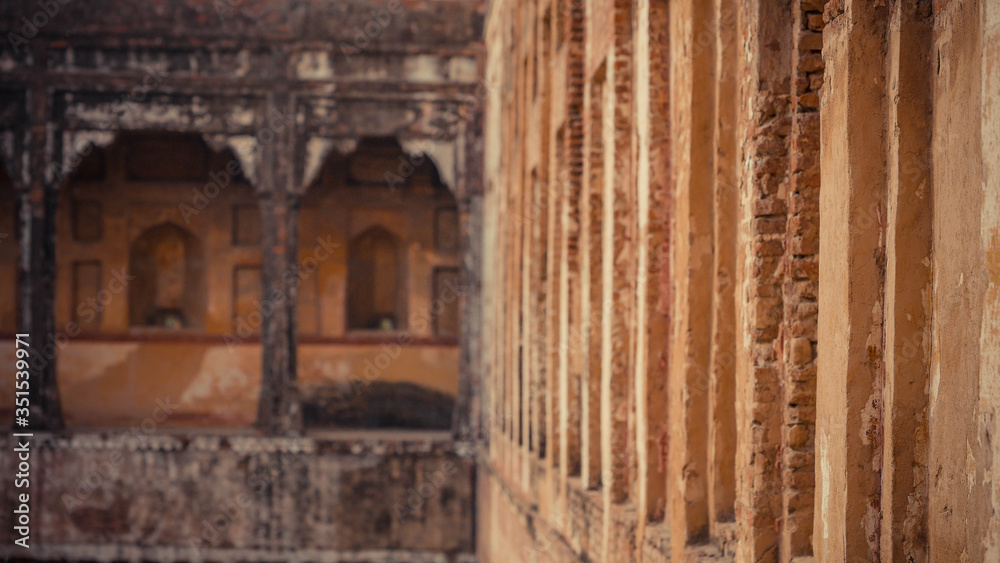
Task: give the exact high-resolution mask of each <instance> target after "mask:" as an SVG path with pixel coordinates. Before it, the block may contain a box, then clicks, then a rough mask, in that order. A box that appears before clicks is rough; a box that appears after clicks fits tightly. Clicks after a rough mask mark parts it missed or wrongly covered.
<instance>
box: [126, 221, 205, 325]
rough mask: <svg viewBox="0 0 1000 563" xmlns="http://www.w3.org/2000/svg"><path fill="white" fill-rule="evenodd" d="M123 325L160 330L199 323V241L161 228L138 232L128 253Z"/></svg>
mask: <svg viewBox="0 0 1000 563" xmlns="http://www.w3.org/2000/svg"><path fill="white" fill-rule="evenodd" d="M129 272H130V274H131V276H132V277H133V279H132V280H131V281H130V283H129V286H128V288H129V290H128V297H129V324H130V326H132V327H142V328H157V329H166V330H181V329H201V328H202V327H204V324H205V306H206V293H205V255H204V251H203V249H202V244H201V241H200V240H198V238H197V237H196V236H194V235H193V234H191V233H190V232H188V231H187V230H185V229H184V228H182V227H180V226H178V225H175V224H173V223H164V224H161V225H157V226H155V227H151V228H149V229H147V230H146V231H144V232H143V233H142V235H140V236H139V238H137V239H136V240H135V242H133V243H132V247H131V249H130V251H129Z"/></svg>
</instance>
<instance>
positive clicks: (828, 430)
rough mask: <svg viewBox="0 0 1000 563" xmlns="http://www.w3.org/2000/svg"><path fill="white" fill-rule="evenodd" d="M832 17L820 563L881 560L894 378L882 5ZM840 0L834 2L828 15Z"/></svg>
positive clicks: (859, 6)
mask: <svg viewBox="0 0 1000 563" xmlns="http://www.w3.org/2000/svg"><path fill="white" fill-rule="evenodd" d="M846 4H849V5H847V6H846V7H844V6H841V7H844V9H845V11H844V12H842V13H836V12H834V11H832V10H830V9H829V8H828V9H827V26H826V30H825V32H824V35H825V36H824V42H823V58H824V61H825V64H826V70H825V77H824V82H825V85H824V88H823V103H822V107H823V111H822V114H821V116H820V121H821V130H822V148H821V155H822V172H821V174H822V184H823V190H822V192H821V194H820V216H821V221H820V256H822V258H823V259H822V261H821V262H820V272H819V279H820V291H819V309H820V316H819V329H818V336H819V342H820V343H821V345H820V346H819V358H818V375H817V414H816V458H817V459H816V469H817V471H818V473H817V475H816V490H817V495H816V519H815V523H814V530H813V544H814V545H813V547H814V550H815V553H816V556H817V558H818V559H819V560H821V561H845V560H851V561H853V560H855V558H857V559H859V560H860V559H863V560H865V561H872V560H878V558H879V534H880V531H879V526H880V522H881V521H880V510H881V508H880V490H879V489H880V478H879V473H880V471H881V468H882V467H881V466H882V459H881V453H882V443H881V438H882V436H881V432H882V428H881V423H882V417H883V413H882V405H883V403H882V399H883V396H882V388H883V378H884V376H885V372H884V365H883V362H882V356H883V355H882V350H883V348H884V332H883V309H882V303H883V299H884V283H885V230H884V225H885V209H886V199H885V196H886V191H885V188H886V170H885V162H884V155H885V154H886V145H885V137H886V135H885V130H884V128H883V124H884V123H885V108H884V97H885V92H886V89H885V66H884V64H883V62H882V61H884V55H885V48H886V45H885V37H886V25H885V24H886V15H887V9H886V8H885V7H877V6H876V5H875V4H873V3H871V2H862V1H851V0H848V2H846ZM832 6H833V4H832V3H831V7H832Z"/></svg>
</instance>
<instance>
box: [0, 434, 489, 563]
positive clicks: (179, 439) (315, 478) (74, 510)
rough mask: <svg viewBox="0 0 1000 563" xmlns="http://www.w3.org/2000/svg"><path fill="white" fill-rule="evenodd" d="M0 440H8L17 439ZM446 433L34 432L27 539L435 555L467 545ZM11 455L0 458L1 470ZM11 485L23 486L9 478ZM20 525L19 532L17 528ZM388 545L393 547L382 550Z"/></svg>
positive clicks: (163, 554) (242, 555)
mask: <svg viewBox="0 0 1000 563" xmlns="http://www.w3.org/2000/svg"><path fill="white" fill-rule="evenodd" d="M11 440H12V439H10V438H6V437H5V438H4V439H3V440H2V442H0V445H2V446H3V450H4V451H11V449H12V448H13V447H14V446H15V444H14V443H13V442H12V441H11ZM462 451H463V452H464V454H465V457H463V456H462V455H459V453H458V452H456V448H455V445H454V443H453V442H452V441H451V440H450V439H449V437H448V436H447V435H446V434H441V433H439V434H434V433H428V434H426V435H423V436H409V437H407V436H405V435H399V434H397V435H395V436H394V435H391V434H386V435H384V436H383V437H381V438H372V437H366V436H365V435H364V434H355V435H353V436H351V435H345V436H341V437H333V436H328V437H312V438H287V439H285V438H259V437H251V436H239V435H234V434H205V433H197V434H195V433H192V434H181V433H168V432H164V431H163V430H162V429H161V428H159V429H158V428H156V424H152V425H146V424H143V425H142V427H141V428H140V427H136V428H134V429H130V430H126V431H108V432H104V433H97V432H87V433H76V434H73V435H71V436H57V435H41V434H36V435H35V436H34V438H33V439H32V441H31V456H32V458H31V461H32V464H33V466H32V467H33V475H32V476H31V480H32V487H31V489H30V493H31V497H30V502H29V503H28V504H29V507H30V516H31V521H30V524H31V536H30V545H31V548H30V551H24V550H23V549H21V548H20V547H16V546H14V545H13V543H12V542H13V539H14V537H15V536H14V531H13V526H14V523H13V514H12V510H13V509H14V508H15V507H16V506H18V505H19V503H18V502H17V501H16V496H15V493H17V492H19V491H17V490H15V489H14V488H12V487H5V489H4V491H5V493H4V500H3V505H4V510H3V512H2V513H0V525H3V528H4V530H5V531H4V536H3V537H4V542H3V545H2V546H0V554H3V555H4V556H9V557H25V556H26V555H27V556H29V558H31V559H41V560H87V561H120V560H144V561H177V560H186V561H204V560H211V561H276V560H281V559H283V558H285V557H308V558H315V559H320V560H324V561H371V562H375V561H386V560H421V561H423V560H426V561H443V560H445V558H453V559H448V560H463V558H464V559H469V558H471V556H472V552H473V549H474V544H473V542H474V539H473V521H474V518H475V505H474V502H473V498H474V491H473V488H474V486H475V468H474V465H473V462H472V460H471V458H469V457H468V454H469V453H470V452H469V451H468V450H462ZM14 463H15V459H14V457H13V456H7V455H5V456H3V457H2V458H0V469H2V470H3V471H4V474H5V475H13V473H14V471H13V469H14ZM21 492H23V491H21ZM18 537H19V536H18ZM394 558H395V559H394Z"/></svg>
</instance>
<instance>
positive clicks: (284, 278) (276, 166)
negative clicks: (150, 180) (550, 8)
mask: <svg viewBox="0 0 1000 563" xmlns="http://www.w3.org/2000/svg"><path fill="white" fill-rule="evenodd" d="M274 105H275V106H276V108H277V111H279V112H282V113H284V114H287V112H288V111H289V107H288V106H289V103H288V100H287V97H284V96H281V95H278V96H277V100H276V101H275V104H274ZM269 113H270V111H269ZM293 128H294V124H293V122H292V120H286V122H285V123H284V126H283V127H281V128H280V130H275V131H273V132H274V138H273V139H272V140H271V141H268V140H267V139H265V138H263V137H262V136H259V137H260V140H261V142H262V144H263V146H262V147H261V154H260V157H261V162H260V169H259V172H258V187H257V190H258V196H259V204H260V213H261V243H262V245H263V251H262V253H261V255H262V265H261V283H262V286H263V288H262V295H261V311H260V313H261V317H262V319H263V323H262V326H261V348H262V354H263V361H262V364H261V389H260V404H259V406H258V409H257V426H258V427H259V428H260V429H261V430H262V431H264V432H265V433H268V434H287V433H298V432H301V430H302V409H301V405H300V403H299V396H298V387H297V385H296V345H297V339H296V329H297V324H296V318H295V317H296V302H297V296H298V210H299V196H298V194H297V193H296V192H295V191H294V190H292V189H291V185H292V183H291V180H292V170H293V162H294V161H293V156H294V149H293V147H294V146H295V145H294V142H293V140H294V138H295V135H294V130H293Z"/></svg>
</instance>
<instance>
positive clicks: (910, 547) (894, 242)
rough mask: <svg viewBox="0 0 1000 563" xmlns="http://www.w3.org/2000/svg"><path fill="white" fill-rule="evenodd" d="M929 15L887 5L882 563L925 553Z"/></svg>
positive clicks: (925, 9)
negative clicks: (892, 101)
mask: <svg viewBox="0 0 1000 563" xmlns="http://www.w3.org/2000/svg"><path fill="white" fill-rule="evenodd" d="M932 21H933V20H932V16H931V6H930V2H923V3H921V4H919V5H917V4H906V5H904V4H893V5H892V7H891V15H890V21H889V44H888V65H887V68H888V72H889V79H888V80H887V84H888V88H889V91H888V99H889V100H895V102H894V103H890V104H889V106H888V112H887V119H888V122H887V123H888V125H887V129H888V131H890V134H889V136H888V155H887V163H888V189H889V191H888V197H887V200H888V201H887V203H888V205H887V214H886V215H887V216H886V225H887V232H886V274H885V287H886V289H885V311H886V313H885V342H886V346H885V396H884V403H885V407H884V410H885V417H884V429H883V436H884V442H885V446H884V456H885V457H884V460H883V463H882V467H883V473H882V501H881V508H882V526H881V531H882V537H881V553H880V558H881V561H882V563H890V562H894V563H900V562H907V561H918V562H924V561H927V560H928V555H929V554H928V538H927V503H928V496H929V491H930V486H929V479H928V464H927V447H928V440H929V435H928V431H929V427H928V426H929V425H928V412H927V409H928V397H927V392H928V388H929V383H930V366H931V354H930V345H931V343H930V341H929V338H926V337H925V335H929V334H930V330H931V310H930V301H929V300H928V299H927V296H928V295H930V294H931V292H932V291H933V287H932V284H931V278H932V272H931V259H932V257H933V255H932V252H931V250H932V249H931V243H932V239H933V236H932V207H931V205H930V202H931V201H932V195H933V194H932V191H933V190H932V181H933V178H932V177H931V173H930V166H931V154H930V150H931V145H930V142H931V124H932V119H931V105H932V89H931V83H932V79H933V76H934V71H933V69H932V62H931V60H932V55H931V49H932V29H931V26H932Z"/></svg>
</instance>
